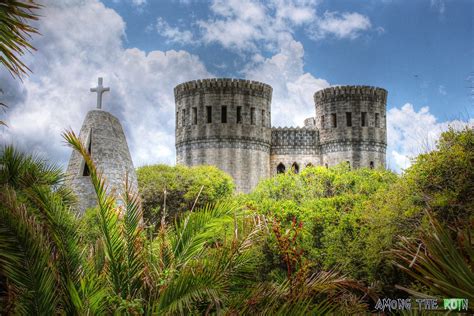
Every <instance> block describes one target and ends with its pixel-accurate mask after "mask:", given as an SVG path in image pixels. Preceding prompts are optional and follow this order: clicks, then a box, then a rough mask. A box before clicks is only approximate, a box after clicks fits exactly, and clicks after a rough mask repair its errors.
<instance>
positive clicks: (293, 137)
mask: <svg viewBox="0 0 474 316" xmlns="http://www.w3.org/2000/svg"><path fill="white" fill-rule="evenodd" d="M317 143H318V131H317V130H316V129H314V128H308V127H276V128H275V127H274V128H272V147H273V146H274V147H281V146H284V147H295V148H299V147H314V146H316V145H317Z"/></svg>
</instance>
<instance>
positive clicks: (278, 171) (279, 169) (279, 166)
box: [277, 162, 286, 173]
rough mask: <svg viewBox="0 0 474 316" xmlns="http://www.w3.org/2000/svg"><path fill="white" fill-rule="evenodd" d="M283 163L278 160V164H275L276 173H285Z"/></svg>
mask: <svg viewBox="0 0 474 316" xmlns="http://www.w3.org/2000/svg"><path fill="white" fill-rule="evenodd" d="M285 169H286V168H285V165H284V164H283V163H281V162H280V164H279V165H278V166H277V173H285Z"/></svg>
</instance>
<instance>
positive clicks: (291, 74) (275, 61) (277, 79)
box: [245, 34, 329, 126]
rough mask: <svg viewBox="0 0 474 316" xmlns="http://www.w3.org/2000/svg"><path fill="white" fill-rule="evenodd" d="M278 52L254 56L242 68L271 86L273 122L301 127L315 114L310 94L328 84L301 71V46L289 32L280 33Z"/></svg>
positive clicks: (278, 124)
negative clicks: (264, 55)
mask: <svg viewBox="0 0 474 316" xmlns="http://www.w3.org/2000/svg"><path fill="white" fill-rule="evenodd" d="M279 46H280V51H279V52H278V53H277V54H275V55H274V56H272V57H270V58H266V59H264V58H262V57H261V56H259V55H257V56H258V57H256V58H255V59H254V60H255V61H256V62H255V63H253V64H250V65H249V66H248V68H247V69H246V70H245V76H246V77H247V78H249V79H252V80H258V81H262V82H265V83H268V84H270V85H271V86H272V87H273V98H272V123H273V125H275V126H301V125H302V124H303V120H304V119H305V118H307V117H310V116H314V115H315V108H314V101H313V94H314V93H315V92H316V91H318V90H320V89H322V88H326V87H328V86H329V83H328V82H327V81H326V80H324V79H318V78H315V77H314V76H313V75H311V74H309V73H305V72H304V70H303V66H304V64H303V56H304V49H303V45H302V44H301V43H300V42H297V41H295V40H294V39H293V38H292V37H291V36H290V35H288V34H287V35H282V36H281V37H280V40H279Z"/></svg>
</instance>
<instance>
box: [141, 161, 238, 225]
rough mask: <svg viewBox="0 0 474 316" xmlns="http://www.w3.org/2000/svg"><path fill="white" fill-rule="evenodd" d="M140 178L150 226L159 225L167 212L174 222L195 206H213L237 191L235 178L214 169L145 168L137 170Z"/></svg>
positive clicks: (200, 167)
mask: <svg viewBox="0 0 474 316" xmlns="http://www.w3.org/2000/svg"><path fill="white" fill-rule="evenodd" d="M137 176H138V185H139V191H140V194H141V198H142V201H143V216H144V218H145V220H146V221H147V223H157V222H160V220H161V217H162V216H163V210H164V209H165V212H166V218H167V221H168V222H170V221H171V222H172V221H173V220H174V218H175V217H176V216H177V215H179V214H181V213H184V212H186V211H189V210H191V209H192V208H193V206H194V207H198V208H199V207H203V206H205V205H207V204H214V203H216V202H218V201H219V200H223V199H225V198H228V197H230V196H231V195H232V193H233V191H234V183H233V180H232V178H231V177H230V176H229V175H228V174H226V173H225V172H223V171H221V170H219V169H218V168H216V167H214V166H197V167H186V166H181V165H178V166H167V165H152V166H144V167H140V168H138V170H137ZM196 198H197V203H196V205H194V203H195V201H196Z"/></svg>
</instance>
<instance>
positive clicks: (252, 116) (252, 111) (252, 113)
mask: <svg viewBox="0 0 474 316" xmlns="http://www.w3.org/2000/svg"><path fill="white" fill-rule="evenodd" d="M250 124H252V125H255V108H250Z"/></svg>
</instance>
